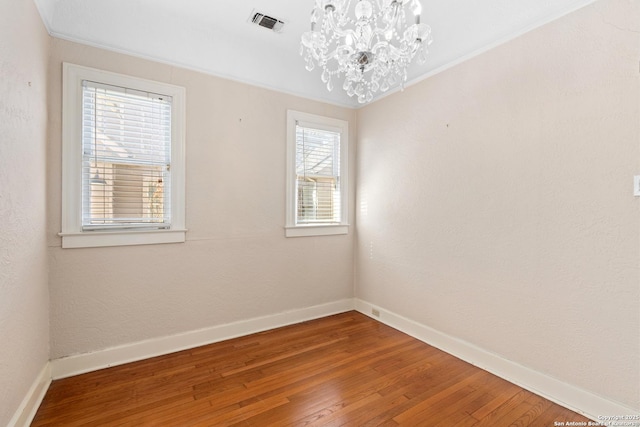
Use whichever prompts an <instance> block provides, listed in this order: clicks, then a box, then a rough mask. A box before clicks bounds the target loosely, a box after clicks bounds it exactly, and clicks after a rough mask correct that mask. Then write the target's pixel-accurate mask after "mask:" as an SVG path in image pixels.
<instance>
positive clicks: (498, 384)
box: [32, 312, 588, 427]
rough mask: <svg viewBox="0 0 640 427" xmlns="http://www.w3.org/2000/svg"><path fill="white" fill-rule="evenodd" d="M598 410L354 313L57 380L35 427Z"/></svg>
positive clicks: (323, 421)
mask: <svg viewBox="0 0 640 427" xmlns="http://www.w3.org/2000/svg"><path fill="white" fill-rule="evenodd" d="M567 421H585V422H587V421H588V420H587V419H586V418H584V417H582V416H579V415H578V414H575V413H573V412H571V411H569V410H567V409H565V408H562V407H560V406H558V405H555V404H553V403H551V402H549V401H548V400H545V399H543V398H541V397H539V396H536V395H535V394H533V393H531V392H529V391H526V390H523V389H521V388H520V387H517V386H515V385H513V384H511V383H509V382H507V381H504V380H502V379H500V378H498V377H496V376H493V375H491V374H489V373H487V372H485V371H483V370H481V369H478V368H476V367H474V366H472V365H469V364H467V363H465V362H462V361H460V360H458V359H456V358H454V357H452V356H450V355H448V354H446V353H444V352H442V351H439V350H437V349H435V348H434V347H431V346H429V345H427V344H424V343H422V342H421V341H418V340H416V339H414V338H411V337H409V336H408V335H405V334H403V333H401V332H398V331H396V330H395V329H392V328H390V327H387V326H385V325H383V324H381V323H379V322H376V321H374V320H372V319H370V318H368V317H366V316H364V315H362V314H360V313H357V312H348V313H344V314H339V315H336V316H330V317H326V318H323V319H319V320H314V321H310V322H305V323H302V324H298V325H293V326H288V327H284V328H280V329H276V330H273V331H268V332H263V333H259V334H254V335H250V336H246V337H242V338H237V339H233V340H229V341H224V342H220V343H217V344H211V345H207V346H204V347H199V348H196V349H192V350H186V351H182V352H179V353H174V354H170V355H166V356H161V357H156V358H153V359H149V360H145V361H141V362H135V363H130V364H127V365H122V366H117V367H113V368H109V369H104V370H101V371H97V372H92V373H88V374H84V375H79V376H76V377H72V378H66V379H62V380H58V381H54V382H53V383H52V384H51V387H50V389H49V391H48V392H47V395H46V397H45V399H44V402H43V403H42V405H41V407H40V409H39V411H38V413H37V415H36V418H35V420H34V422H33V423H32V426H261V427H262V426H343V425H344V426H357V427H361V426H377V425H382V426H397V425H403V426H430V427H432V426H478V427H479V426H521V427H522V426H553V425H554V422H567Z"/></svg>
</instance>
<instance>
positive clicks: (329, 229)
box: [285, 110, 349, 237]
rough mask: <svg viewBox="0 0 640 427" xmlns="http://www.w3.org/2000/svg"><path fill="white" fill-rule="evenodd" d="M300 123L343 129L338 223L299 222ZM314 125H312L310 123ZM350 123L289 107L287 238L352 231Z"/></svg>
mask: <svg viewBox="0 0 640 427" xmlns="http://www.w3.org/2000/svg"><path fill="white" fill-rule="evenodd" d="M296 122H302V123H304V124H305V125H307V126H308V127H312V126H317V128H318V129H329V130H339V132H340V199H341V200H340V204H341V206H340V208H341V212H340V214H341V218H340V222H339V223H337V224H296V188H295V187H296ZM309 125H311V126H309ZM348 155H349V122H347V121H346V120H340V119H335V118H331V117H324V116H318V115H315V114H309V113H303V112H300V111H294V110H287V171H286V179H287V183H286V223H285V236H286V237H303V236H330V235H338V234H348V233H349V224H348V220H347V219H348V218H349V215H348V214H349V193H348V191H349V175H348V173H349V157H348Z"/></svg>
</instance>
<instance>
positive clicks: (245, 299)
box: [47, 39, 356, 359]
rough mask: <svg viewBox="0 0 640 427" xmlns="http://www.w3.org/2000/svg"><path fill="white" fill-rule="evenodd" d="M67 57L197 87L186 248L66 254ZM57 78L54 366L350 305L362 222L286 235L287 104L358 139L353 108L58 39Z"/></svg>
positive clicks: (191, 118)
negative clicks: (340, 229) (203, 331)
mask: <svg viewBox="0 0 640 427" xmlns="http://www.w3.org/2000/svg"><path fill="white" fill-rule="evenodd" d="M63 61H64V62H71V63H74V64H79V65H84V66H89V67H95V68H100V69H104V70H107V71H114V72H118V73H124V74H128V75H132V76H139V77H144V78H147V79H152V80H157V81H162V82H168V83H171V84H176V85H180V86H184V87H186V90H187V194H186V196H187V206H186V219H187V228H188V229H189V231H188V233H187V242H186V243H184V244H170V245H154V246H130V247H112V248H98V249H64V250H63V249H61V247H60V238H59V237H58V236H57V233H58V232H59V231H60V224H61V222H60V210H61V207H60V191H61V188H60V185H61V151H60V148H61V141H60V134H61V128H60V125H61V123H60V121H61V78H62V75H61V73H62V62H63ZM49 82H50V85H51V90H50V97H49V104H48V105H49V112H50V139H51V141H50V150H49V156H48V178H49V181H48V182H49V187H48V190H49V192H50V194H51V196H50V198H49V221H48V227H47V237H48V242H49V260H50V292H51V335H52V349H51V357H52V358H53V359H55V358H59V357H63V356H68V355H73V354H77V353H83V352H91V351H97V350H101V349H104V348H108V347H112V346H117V345H123V344H128V343H134V342H137V341H140V340H144V339H150V338H157V337H163V336H167V335H172V334H177V333H181V332H186V331H192V330H196V329H199V328H205V327H211V326H215V325H221V324H225V323H229V322H233V321H238V320H246V319H249V318H253V317H257V316H264V315H269V314H275V313H279V312H283V311H286V310H292V309H299V308H307V307H310V306H314V305H318V304H323V303H328V302H334V301H338V300H341V299H343V298H351V297H352V295H353V256H352V254H353V236H354V232H353V228H352V230H351V232H350V234H349V235H346V236H328V237H304V238H289V239H287V238H285V237H284V228H283V227H284V223H285V148H286V111H287V109H294V110H299V111H305V112H309V113H313V114H321V115H326V116H330V117H336V118H339V119H343V120H348V121H349V122H350V123H351V140H352V141H355V129H356V125H355V116H356V113H355V111H352V110H348V109H344V108H339V107H333V106H329V105H326V104H322V103H317V102H313V101H309V100H304V99H301V98H297V97H294V96H290V95H285V94H281V93H277V92H273V91H269V90H265V89H260V88H256V87H253V86H249V85H245V84H241V83H236V82H232V81H229V80H224V79H220V78H216V77H212V76H208V75H204V74H200V73H196V72H192V71H188V70H184V69H180V68H175V67H171V66H168V65H163V64H158V63H153V62H149V61H145V60H141V59H135V58H132V57H129V56H125V55H121V54H118V53H114V52H107V51H104V50H100V49H96V48H92V47H88V46H83V45H79V44H75V43H71V42H67V41H62V40H59V39H54V41H53V44H52V56H51V61H50V67H49ZM352 147H353V148H355V143H354V144H353V145H352ZM350 159H352V163H353V164H354V165H355V160H353V159H355V150H351V153H350ZM350 182H351V183H353V182H354V179H353V177H352V179H351V180H350ZM351 191H352V193H353V192H354V191H355V190H354V188H353V185H352V189H351ZM351 212H352V213H353V209H351ZM352 217H353V214H352ZM351 222H353V218H351Z"/></svg>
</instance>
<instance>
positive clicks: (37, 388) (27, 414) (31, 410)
mask: <svg viewBox="0 0 640 427" xmlns="http://www.w3.org/2000/svg"><path fill="white" fill-rule="evenodd" d="M50 384H51V364H50V363H49V362H47V363H46V364H45V365H44V367H43V368H42V371H40V374H39V375H38V376H37V377H36V379H35V381H34V382H33V384H32V385H31V388H29V391H28V392H27V395H26V396H25V397H24V399H23V400H22V403H21V404H20V406H19V407H18V410H17V411H16V413H15V414H14V415H13V418H11V420H10V421H9V425H8V427H26V426H28V425H30V424H31V422H32V421H33V418H34V417H35V416H36V412H38V408H39V407H40V404H41V403H42V399H44V395H45V394H46V393H47V390H48V389H49V385H50Z"/></svg>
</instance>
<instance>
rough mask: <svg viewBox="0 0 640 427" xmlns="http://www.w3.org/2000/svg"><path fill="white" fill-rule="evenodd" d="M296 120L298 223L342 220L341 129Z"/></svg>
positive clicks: (324, 222)
mask: <svg viewBox="0 0 640 427" xmlns="http://www.w3.org/2000/svg"><path fill="white" fill-rule="evenodd" d="M312 126H313V125H306V124H305V123H303V122H298V121H297V122H296V224H336V223H340V222H341V220H342V211H341V200H342V197H341V194H340V191H341V190H340V189H341V185H340V131H339V130H335V131H334V130H329V129H318V128H317V127H312Z"/></svg>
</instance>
